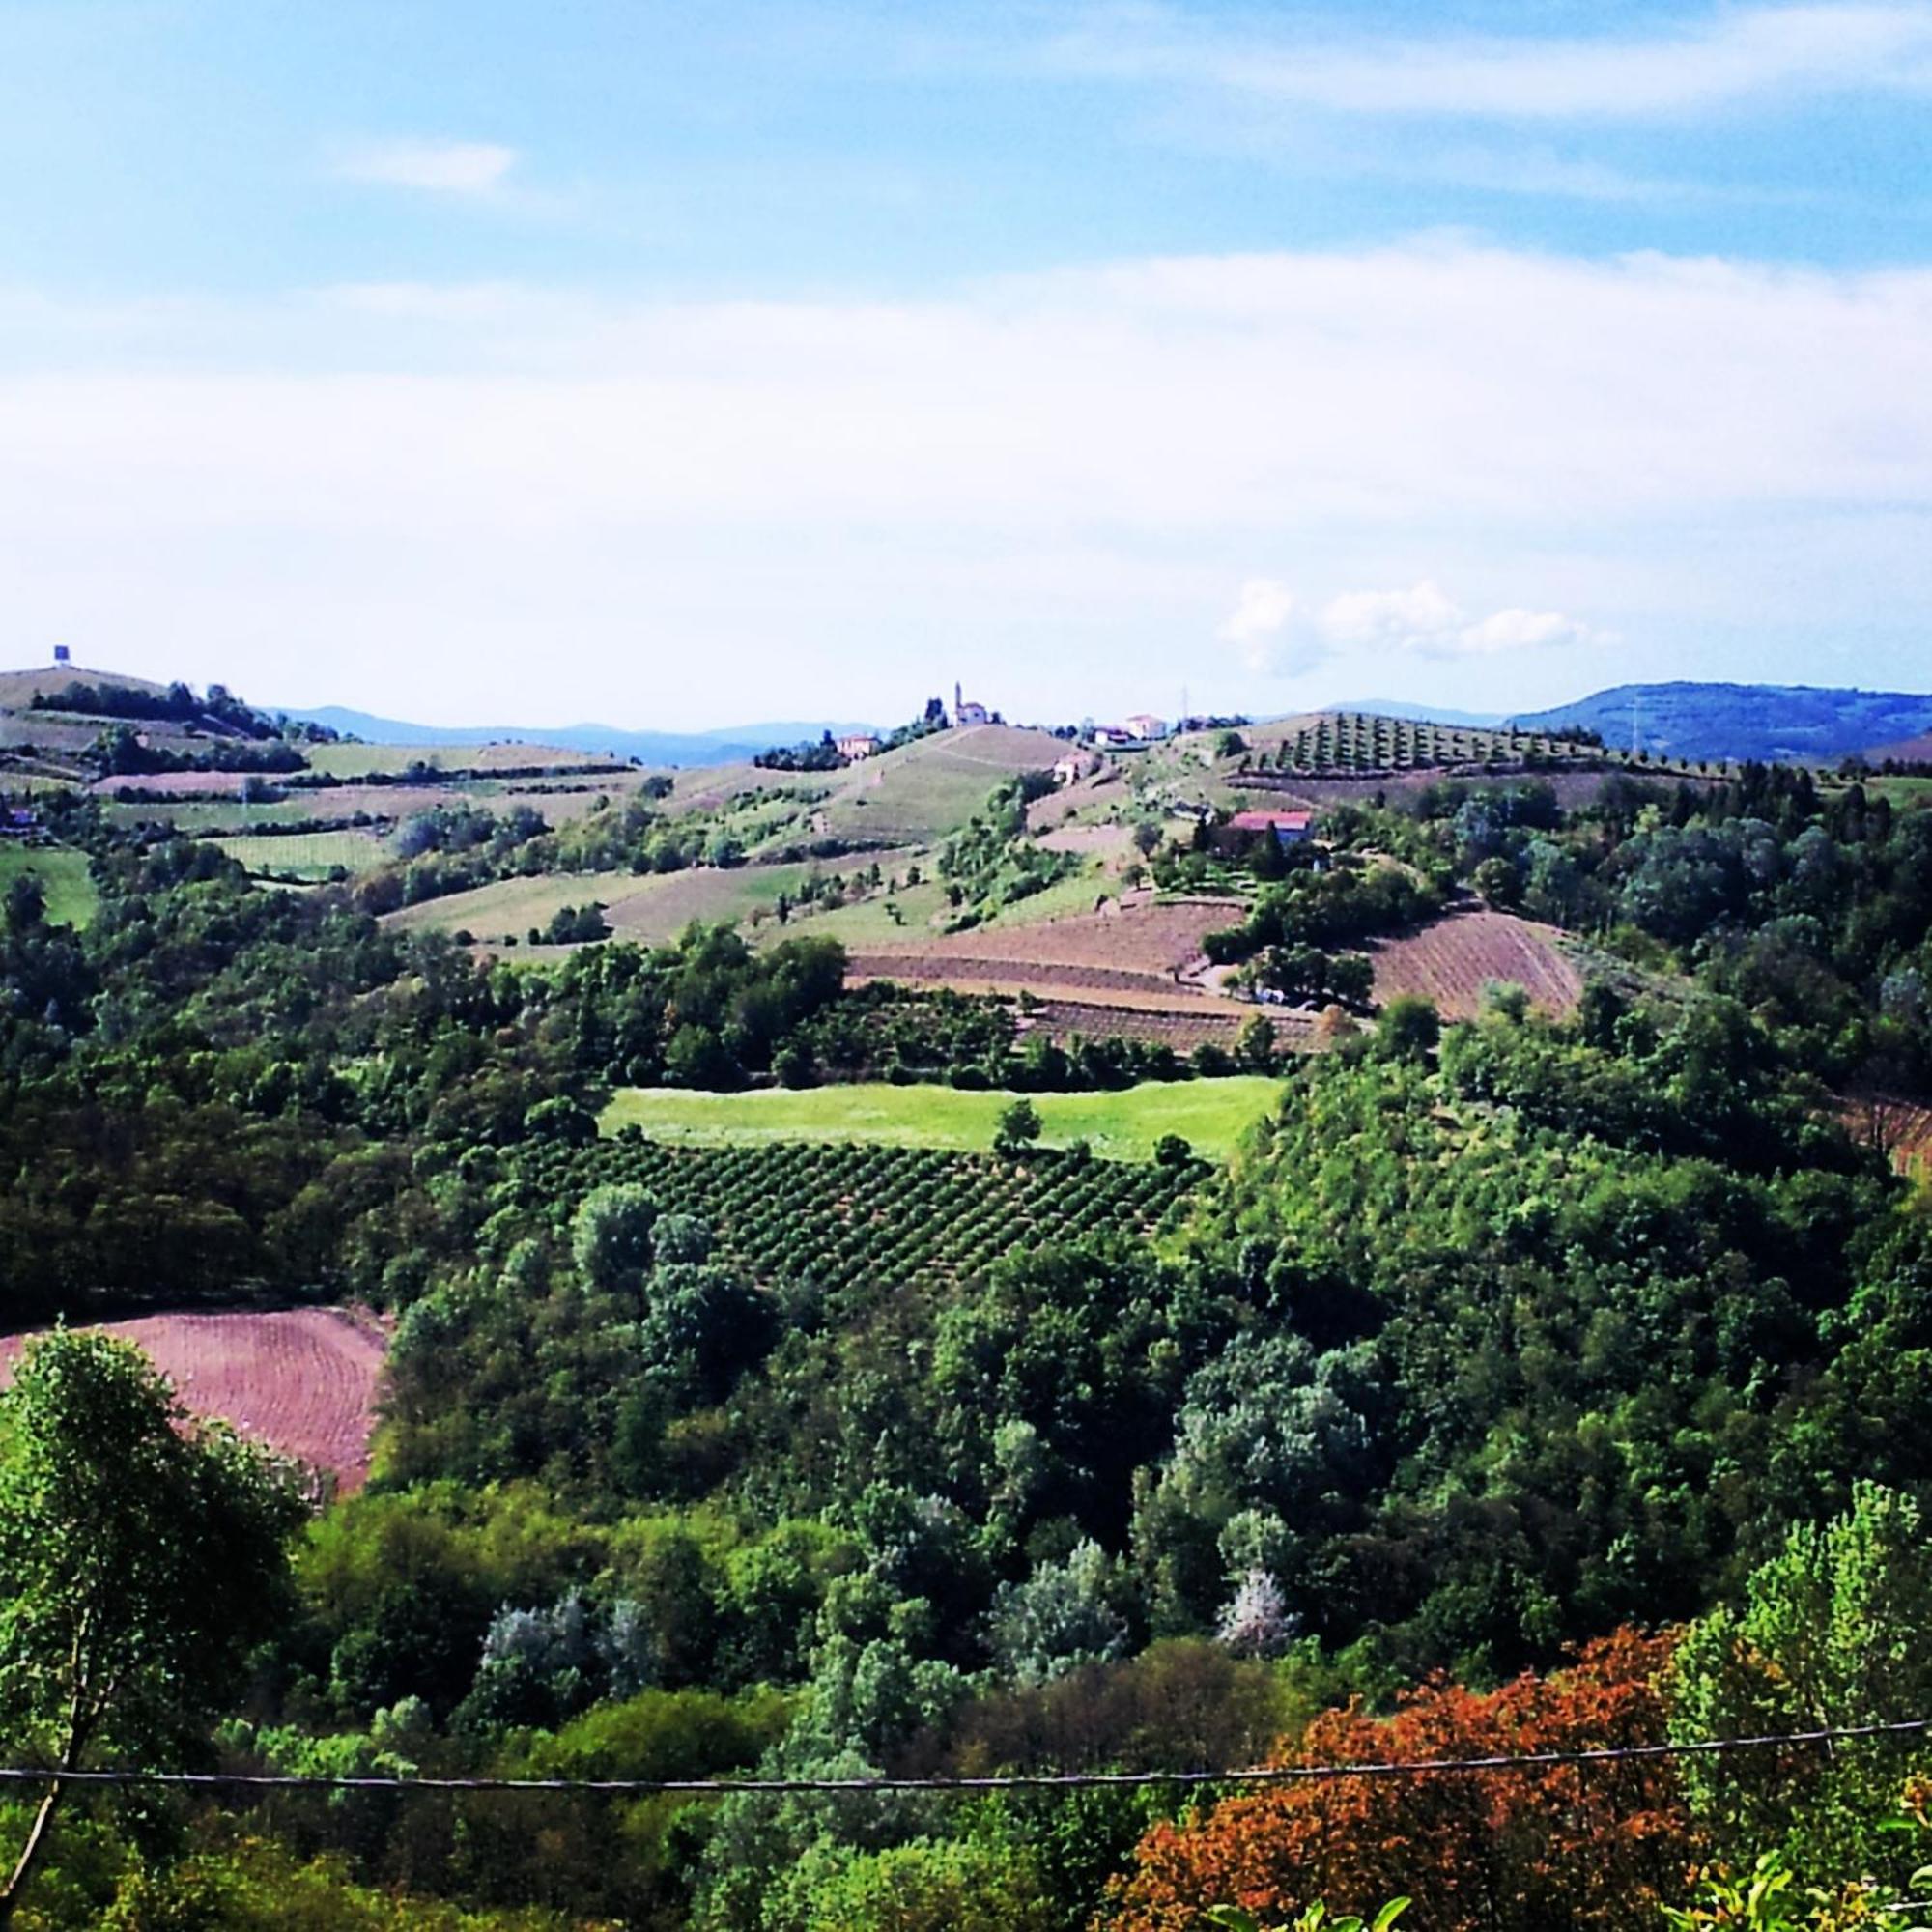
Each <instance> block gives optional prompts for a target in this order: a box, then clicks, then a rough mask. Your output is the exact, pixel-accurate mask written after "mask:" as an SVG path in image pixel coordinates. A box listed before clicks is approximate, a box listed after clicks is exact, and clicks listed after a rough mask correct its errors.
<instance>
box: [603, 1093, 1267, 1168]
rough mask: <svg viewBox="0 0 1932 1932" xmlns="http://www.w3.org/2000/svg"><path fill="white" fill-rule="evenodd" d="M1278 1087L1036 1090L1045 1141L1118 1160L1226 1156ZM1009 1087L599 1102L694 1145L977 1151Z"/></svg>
mask: <svg viewBox="0 0 1932 1932" xmlns="http://www.w3.org/2000/svg"><path fill="white" fill-rule="evenodd" d="M1280 1091H1281V1084H1280V1082H1279V1081H1276V1080H1272V1079H1269V1078H1267V1077H1266V1076H1264V1075H1262V1074H1236V1075H1234V1076H1233V1077H1231V1078H1229V1079H1226V1080H1177V1081H1173V1082H1154V1083H1151V1084H1149V1085H1146V1086H1141V1087H1129V1088H1127V1089H1125V1090H1124V1091H1122V1092H1121V1093H1102V1094H1034V1095H1033V1096H1032V1098H1033V1103H1034V1105H1035V1106H1036V1107H1037V1108H1038V1109H1039V1114H1040V1119H1041V1121H1042V1122H1044V1123H1045V1128H1046V1131H1045V1133H1044V1135H1043V1136H1042V1141H1043V1144H1044V1145H1045V1146H1047V1147H1065V1146H1066V1145H1067V1144H1068V1143H1069V1142H1072V1141H1076V1140H1084V1141H1087V1142H1088V1143H1089V1144H1090V1145H1091V1146H1092V1147H1093V1150H1094V1152H1095V1153H1097V1154H1103V1155H1106V1156H1108V1157H1109V1158H1112V1159H1115V1160H1146V1159H1149V1158H1150V1157H1151V1155H1152V1153H1153V1148H1154V1143H1155V1142H1156V1141H1158V1140H1159V1139H1160V1138H1161V1136H1162V1135H1164V1134H1179V1136H1180V1137H1181V1139H1182V1140H1184V1141H1186V1142H1187V1143H1188V1144H1189V1145H1190V1146H1191V1147H1192V1148H1193V1149H1194V1151H1195V1152H1196V1153H1198V1154H1202V1155H1205V1156H1207V1157H1208V1158H1209V1159H1215V1160H1222V1159H1226V1158H1227V1157H1228V1156H1229V1155H1230V1154H1232V1153H1233V1152H1234V1151H1235V1147H1236V1143H1237V1142H1238V1141H1239V1139H1240V1137H1241V1135H1242V1133H1243V1132H1244V1131H1245V1130H1246V1129H1247V1128H1248V1126H1249V1125H1250V1124H1251V1123H1252V1122H1255V1121H1257V1120H1259V1119H1260V1118H1261V1117H1262V1116H1263V1115H1264V1113H1266V1112H1267V1110H1268V1108H1269V1106H1270V1105H1271V1104H1272V1102H1273V1100H1274V1098H1275V1095H1276V1094H1278V1093H1279V1092H1280ZM1012 1098H1013V1096H1012V1094H997V1093H986V1094H974V1093H963V1092H961V1091H959V1090H958V1089H956V1088H952V1087H892V1086H887V1085H885V1084H884V1083H882V1082H875V1083H867V1084H863V1085H859V1086H852V1087H808V1088H802V1089H798V1090H791V1089H784V1088H774V1089H770V1090H766V1091H761V1092H759V1093H755V1094H700V1093H694V1092H691V1091H689V1090H687V1089H685V1088H671V1087H627V1088H625V1089H623V1090H622V1091H621V1092H619V1093H618V1094H615V1095H614V1096H613V1097H612V1099H611V1104H610V1105H609V1106H608V1107H607V1108H606V1109H605V1111H604V1117H603V1121H602V1125H603V1128H604V1131H605V1132H606V1133H614V1132H615V1131H616V1129H617V1128H619V1127H624V1126H637V1127H640V1128H641V1129H642V1130H643V1132H644V1134H645V1135H646V1136H647V1137H648V1138H649V1139H651V1140H655V1141H665V1142H668V1143H672V1144H681V1145H684V1146H691V1147H727V1146H742V1147H758V1146H768V1145H771V1144H773V1143H775V1142H780V1141H868V1142H875V1143H879V1144H881V1145H884V1146H888V1147H919V1148H939V1149H943V1150H950V1151H981V1152H983V1151H985V1150H986V1149H987V1148H989V1147H991V1146H992V1143H993V1134H994V1131H995V1129H996V1127H997V1125H998V1122H999V1117H1000V1114H1001V1112H1002V1110H1003V1109H1004V1108H1006V1107H1007V1106H1008V1105H1009V1104H1010V1102H1011V1100H1012Z"/></svg>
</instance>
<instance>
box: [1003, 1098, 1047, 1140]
mask: <svg viewBox="0 0 1932 1932" xmlns="http://www.w3.org/2000/svg"><path fill="white" fill-rule="evenodd" d="M1043 1124H1044V1123H1043V1122H1041V1120H1040V1118H1039V1109H1038V1108H1037V1107H1036V1106H1035V1105H1034V1103H1033V1102H1032V1101H1031V1100H1029V1099H1028V1098H1027V1097H1026V1095H1025V1094H1021V1095H1020V1097H1019V1098H1018V1099H1017V1100H1015V1101H1014V1102H1013V1103H1012V1104H1011V1105H1010V1106H1009V1107H1006V1108H1004V1109H1002V1111H1001V1114H1000V1122H999V1126H998V1128H997V1130H996V1131H995V1133H994V1135H993V1151H994V1152H995V1153H1001V1154H1016V1153H1020V1152H1022V1151H1025V1150H1026V1149H1027V1148H1029V1147H1031V1146H1032V1145H1033V1143H1034V1142H1035V1141H1037V1140H1038V1139H1039V1137H1040V1133H1041V1131H1042V1128H1043Z"/></svg>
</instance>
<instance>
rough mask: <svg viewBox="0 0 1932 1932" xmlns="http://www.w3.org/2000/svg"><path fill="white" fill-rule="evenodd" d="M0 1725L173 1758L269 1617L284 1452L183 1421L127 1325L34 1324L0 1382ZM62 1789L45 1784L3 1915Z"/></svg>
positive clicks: (68, 1748) (1, 1919) (13, 1731)
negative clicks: (43, 1333)
mask: <svg viewBox="0 0 1932 1932" xmlns="http://www.w3.org/2000/svg"><path fill="white" fill-rule="evenodd" d="M0 1433H4V1435H5V1438H6V1444H7V1447H6V1458H5V1461H4V1463H0V1714H4V1715H0V1725H4V1727H5V1730H6V1732H7V1734H8V1736H7V1742H8V1745H9V1747H10V1748H11V1749H13V1750H14V1751H24V1752H26V1753H28V1754H30V1755H31V1756H32V1757H34V1758H37V1759H39V1760H40V1761H42V1762H43V1763H45V1764H46V1765H48V1766H49V1767H50V1768H51V1769H52V1770H54V1771H55V1772H71V1771H76V1770H80V1769H82V1768H84V1767H85V1766H86V1765H87V1764H88V1763H89V1762H90V1760H98V1759H99V1757H101V1756H123V1757H127V1758H131V1759H133V1760H134V1761H136V1762H137V1763H139V1764H141V1765H143V1766H156V1765H159V1764H164V1763H167V1762H170V1761H176V1760H178V1759H179V1758H180V1757H181V1756H182V1754H183V1753H184V1752H185V1750H187V1749H188V1748H189V1747H191V1746H192V1744H193V1743H194V1742H195V1740H196V1739H197V1738H198V1737H199V1736H200V1735H201V1734H202V1733H203V1732H204V1730H205V1729H206V1726H207V1725H208V1723H209V1722H210V1721H211V1719H213V1716H214V1714H215V1713H216V1712H217V1711H218V1710H219V1709H220V1708H221V1705H222V1704H223V1702H224V1701H225V1700H226V1699H227V1697H228V1696H229V1695H230V1694H232V1692H233V1690H234V1687H235V1682H236V1679H237V1676H238V1675H239V1673H240V1671H241V1665H242V1662H243V1661H244V1660H245V1658H246V1656H247V1653H248V1652H249V1650H250V1649H251V1648H252V1647H253V1646H254V1645H255V1644H256V1643H258V1642H260V1641H261V1640H262V1639H263V1638H265V1637H267V1636H268V1635H269V1634H270V1633H271V1632H272V1631H274V1630H275V1629H276V1628H277V1627H278V1625H279V1623H280V1621H281V1616H280V1612H281V1609H282V1595H283V1589H284V1586H285V1583H286V1580H287V1561H288V1558H287V1547H288V1541H289V1538H290V1537H291V1536H292V1535H293V1534H294V1532H295V1529H296V1526H297V1525H298V1523H299V1521H300V1520H301V1519H302V1515H303V1505H302V1502H301V1499H300V1496H299V1495H298V1492H297V1490H296V1488H295V1485H294V1483H293V1482H292V1480H291V1479H290V1475H289V1472H288V1470H287V1469H286V1468H285V1467H284V1466H283V1465H281V1464H279V1463H275V1462H274V1461H272V1460H271V1459H270V1458H269V1457H268V1456H267V1455H266V1454H265V1453H264V1452H262V1451H261V1450H259V1449H256V1448H254V1447H252V1446H251V1445H249V1444H247V1443H244V1442H243V1441H242V1440H241V1438H240V1437H239V1436H237V1435H235V1434H234V1432H233V1431H232V1430H230V1429H228V1428H227V1427H226V1426H225V1425H221V1424H202V1423H196V1422H191V1421H190V1420H189V1418H188V1416H187V1414H186V1412H185V1410H184V1409H183V1407H182V1406H181V1405H180V1403H179V1402H177V1401H176V1399H175V1395H174V1391H173V1389H172V1388H171V1387H170V1386H169V1385H168V1383H167V1382H166V1380H165V1379H163V1378H162V1377H161V1376H160V1375H158V1374H157V1373H156V1370H155V1368H154V1366H153V1365H152V1364H151V1363H150V1362H149V1361H148V1359H147V1357H146V1356H145V1355H143V1354H142V1352H141V1351H140V1350H138V1349H136V1348H134V1347H133V1346H132V1345H131V1344H130V1343H127V1342H119V1341H115V1340H112V1339H110V1338H109V1337H107V1336H105V1335H101V1334H98V1333H81V1334H71V1333H69V1332H67V1331H66V1330H61V1331H57V1332H56V1333H54V1334H52V1335H49V1336H47V1337H45V1338H44V1339H43V1340H42V1341H39V1342H36V1343H34V1344H33V1345H32V1346H31V1347H30V1348H29V1349H28V1350H27V1352H26V1354H25V1355H24V1356H23V1357H22V1359H21V1362H20V1367H19V1371H18V1374H17V1375H16V1377H15V1378H14V1385H13V1387H12V1388H11V1389H10V1390H8V1392H7V1393H6V1394H5V1395H4V1396H0ZM65 1793H66V1786H65V1785H64V1784H63V1783H62V1781H61V1779H60V1778H59V1777H58V1776H56V1777H54V1778H53V1779H52V1780H51V1781H50V1782H49V1783H48V1784H47V1786H46V1788H45V1791H44V1794H43V1797H42V1800H41V1804H40V1807H39V1810H38V1811H37V1813H36V1814H35V1817H34V1821H33V1824H32V1826H31V1827H30V1829H29V1831H28V1834H27V1841H26V1844H25V1846H24V1848H23V1849H22V1851H21V1853H20V1855H19V1859H18V1861H17V1862H16V1863H15V1865H14V1872H13V1876H12V1877H11V1878H10V1879H9V1880H8V1882H7V1885H6V1887H5V1889H4V1890H0V1926H5V1925H8V1924H10V1923H11V1922H12V1920H13V1918H14V1911H15V1910H16V1908H17V1907H18V1905H19V1902H20V1898H21V1895H22V1893H23V1891H24V1890H25V1888H26V1886H27V1883H28V1881H29V1879H30V1878H31V1877H32V1875H33V1872H34V1868H35V1865H36V1864H37V1863H38V1861H39V1860H40V1858H41V1855H42V1854H43V1852H44V1850H45V1848H46V1841H47V1833H48V1830H49V1828H50V1826H51V1824H52V1821H53V1817H54V1814H55V1812H56V1810H57V1808H58V1807H59V1804H60V1802H61V1800H62V1798H63V1796H64V1795H65Z"/></svg>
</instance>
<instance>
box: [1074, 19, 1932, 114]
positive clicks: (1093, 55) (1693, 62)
mask: <svg viewBox="0 0 1932 1932" xmlns="http://www.w3.org/2000/svg"><path fill="white" fill-rule="evenodd" d="M1044 57H1045V59H1046V60H1047V62H1048V63H1049V64H1050V65H1052V66H1054V67H1056V68H1058V69H1059V70H1061V71H1073V72H1079V73H1083V74H1088V75H1093V76H1102V77H1111V78H1115V79H1119V80H1123V81H1143V82H1169V83H1175V84H1179V85H1183V86H1189V87H1196V88H1208V89H1212V90H1215V91H1219V92H1225V93H1228V94H1232V95H1237V96H1247V97H1252V98H1255V99H1263V100H1267V101H1271V102H1275V103H1278V104H1280V105H1283V106H1289V107H1298V108H1309V109H1316V110H1324V111H1328V112H1332V113H1337V114H1347V115H1366V116H1407V117H1424V116H1435V117H1441V118H1449V119H1456V118H1466V119H1482V120H1499V121H1533V122H1545V121H1569V122H1575V121H1579V120H1587V121H1633V120H1645V119H1659V118H1668V117H1676V116H1682V115H1686V114H1691V113H1696V112H1701V111H1707V110H1710V109H1714V108H1720V107H1727V106H1734V105H1738V104H1741V103H1745V102H1748V101H1761V100H1776V99H1780V98H1784V99H1795V98H1800V97H1807V96H1808V97H1818V96H1829V95H1842V94H1851V93H1889V92H1925V91H1928V90H1932V6H1928V5H1926V4H1923V0H1895V3H1893V0H1875V4H1860V0H1849V4H1843V5H1819V6H1786V7H1757V8H1738V9H1730V10H1724V11H1720V12H1714V13H1712V14H1709V15H1707V16H1706V17H1705V18H1704V19H1703V20H1701V21H1697V22H1694V23H1691V24H1688V25H1686V26H1683V27H1680V28H1676V29H1673V30H1668V31H1662V32H1657V31H1653V32H1649V33H1643V34H1623V35H1613V34H1605V35H1593V36H1577V37H1568V38H1558V37H1548V38H1535V37H1529V36H1520V37H1509V38H1470V37H1467V36H1463V35H1443V36H1438V37H1435V38H1429V39H1413V38H1411V39H1394V38H1387V37H1384V38H1375V37H1371V36H1367V35H1359V36H1346V37H1341V38H1334V37H1331V38H1326V39H1320V38H1316V37H1313V36H1310V35H1305V34H1304V35H1300V36H1296V35H1293V34H1291V33H1287V32H1282V31H1276V30H1264V31H1252V32H1230V31H1228V30H1227V29H1225V28H1222V27H1219V26H1208V25H1204V24H1200V23H1199V22H1197V21H1196V20H1195V19H1193V18H1191V17H1190V16H1189V15H1188V14H1185V13H1184V12H1181V11H1179V10H1178V9H1171V8H1132V9H1127V10H1110V11H1108V12H1104V13H1096V14H1094V15H1093V16H1092V17H1090V19H1089V20H1088V21H1087V22H1086V23H1085V24H1084V25H1083V26H1081V27H1080V28H1079V29H1077V30H1075V31H1074V32H1071V33H1068V34H1065V35H1061V36H1059V37H1057V38H1056V39H1055V40H1053V41H1052V42H1051V43H1050V44H1049V45H1048V47H1047V48H1046V49H1045V54H1044Z"/></svg>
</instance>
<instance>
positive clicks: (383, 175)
mask: <svg viewBox="0 0 1932 1932" xmlns="http://www.w3.org/2000/svg"><path fill="white" fill-rule="evenodd" d="M516 164H517V151H516V149H514V148H505V147H500V146H498V145H497V143H495V142H493V141H367V142H362V143H359V144H357V145H356V146H355V147H352V148H349V149H347V150H345V152H344V153H343V154H342V156H340V157H339V159H338V160H337V162H336V165H335V172H336V173H337V174H338V175H340V176H341V177H342V178H343V179H344V180H345V181H356V182H371V183H376V184H380V185H383V186H385V187H407V188H418V189H421V190H422V191H424V192H425V193H431V194H456V195H487V194H492V193H494V192H495V191H496V190H497V189H498V188H500V187H501V186H502V185H503V184H504V182H505V181H506V180H507V179H508V177H509V173H510V170H511V169H512V168H513V167H515V166H516Z"/></svg>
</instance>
